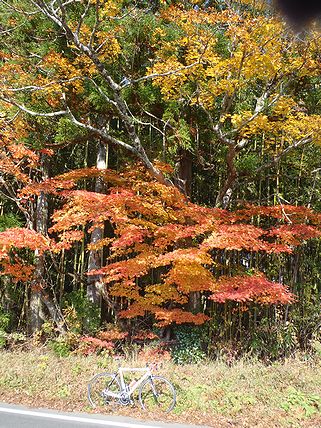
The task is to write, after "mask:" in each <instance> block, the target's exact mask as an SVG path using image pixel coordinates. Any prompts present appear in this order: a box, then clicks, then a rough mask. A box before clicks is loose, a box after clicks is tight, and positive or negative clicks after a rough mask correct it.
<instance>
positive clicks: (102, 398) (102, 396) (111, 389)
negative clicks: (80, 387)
mask: <svg viewBox="0 0 321 428" xmlns="http://www.w3.org/2000/svg"><path fill="white" fill-rule="evenodd" d="M109 394H110V395H109ZM112 394H120V384H119V380H118V378H117V374H116V373H99V374H97V375H96V376H94V377H93V378H92V379H91V381H90V382H89V383H88V389H87V396H88V400H89V403H90V404H91V406H92V407H94V408H95V407H101V406H104V405H106V404H118V403H119V396H118V397H115V396H113V395H112Z"/></svg>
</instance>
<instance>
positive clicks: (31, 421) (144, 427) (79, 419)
mask: <svg viewBox="0 0 321 428" xmlns="http://www.w3.org/2000/svg"><path fill="white" fill-rule="evenodd" d="M85 427H88V428H98V427H99V428H102V427H108V428H184V425H179V424H165V423H162V422H144V421H139V420H135V419H129V418H123V417H111V416H108V417H107V416H104V415H90V414H87V413H63V412H54V411H52V410H46V409H30V408H26V407H21V406H14V405H9V404H5V403H0V428H85ZM186 427H189V428H191V427H192V426H191V425H186ZM198 428H200V427H198Z"/></svg>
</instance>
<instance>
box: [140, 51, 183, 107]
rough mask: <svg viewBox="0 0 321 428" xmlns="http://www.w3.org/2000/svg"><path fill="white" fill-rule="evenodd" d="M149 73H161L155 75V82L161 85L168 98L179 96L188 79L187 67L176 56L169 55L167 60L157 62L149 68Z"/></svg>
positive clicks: (164, 94)
mask: <svg viewBox="0 0 321 428" xmlns="http://www.w3.org/2000/svg"><path fill="white" fill-rule="evenodd" d="M173 71H175V72H173ZM147 73H148V74H159V75H160V76H157V77H155V79H154V80H153V84H154V85H158V86H160V90H161V93H162V94H163V96H164V98H165V99H167V100H170V99H173V98H174V99H175V98H177V97H179V96H180V92H181V87H182V86H183V85H184V83H185V82H186V80H187V75H186V74H187V70H186V68H184V65H183V64H182V63H180V62H179V61H178V60H177V59H176V58H175V57H174V56H172V57H169V58H168V59H167V60H166V61H165V62H159V63H156V64H155V65H154V66H153V67H152V68H148V69H147ZM161 75H163V76H161Z"/></svg>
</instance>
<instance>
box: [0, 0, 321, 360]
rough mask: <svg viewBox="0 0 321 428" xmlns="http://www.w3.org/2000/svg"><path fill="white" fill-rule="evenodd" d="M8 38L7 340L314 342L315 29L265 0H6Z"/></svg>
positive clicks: (1, 287) (282, 351)
mask: <svg viewBox="0 0 321 428" xmlns="http://www.w3.org/2000/svg"><path fill="white" fill-rule="evenodd" d="M0 34H1V42H0V67H1V82H0V129H1V133H0V135H1V139H0V141H1V147H0V150H1V151H0V171H1V180H0V198H1V199H0V203H1V217H0V222H1V223H0V227H1V233H0V263H1V277H0V278H1V279H0V346H3V347H7V346H10V345H12V344H15V343H17V342H18V341H19V340H24V339H25V338H26V337H27V336H28V335H37V337H39V338H40V340H43V341H49V343H51V345H52V346H53V347H54V348H55V349H58V351H59V350H62V349H68V350H69V349H71V350H72V349H78V348H79V347H80V348H81V349H82V350H83V352H84V353H88V352H92V351H97V350H98V351H99V350H103V349H105V352H119V350H120V349H121V348H123V349H124V348H125V347H126V346H128V345H129V344H136V345H135V346H138V345H141V344H142V343H144V342H145V343H149V342H153V341H155V343H163V344H164V346H167V347H168V346H169V347H172V349H173V353H174V354H175V355H176V359H177V361H189V359H191V360H195V359H197V358H202V357H203V356H205V355H209V356H211V357H216V356H218V355H220V354H222V353H225V354H228V355H231V354H232V355H241V354H243V353H247V354H250V355H257V356H259V357H263V358H268V359H270V358H272V359H274V358H280V357H284V356H287V355H291V354H293V353H295V352H296V351H297V350H300V349H301V350H302V349H303V350H308V349H310V347H311V344H312V343H313V341H315V340H318V338H319V334H320V295H321V264H320V262H321V260H320V259H321V247H320V236H321V204H320V193H321V188H320V184H321V182H320V172H321V148H320V144H321V116H320V113H321V80H320V75H321V38H320V32H319V31H318V29H317V28H316V27H314V26H313V25H312V27H311V28H310V29H309V30H305V31H304V32H301V33H299V34H295V33H294V32H293V31H291V29H289V28H288V27H287V25H286V24H285V23H284V22H283V21H282V20H281V19H280V18H279V17H278V16H277V15H276V13H275V11H274V10H273V9H272V8H271V5H270V3H269V2H265V1H259V0H256V1H255V0H240V1H232V2H228V1H222V0H216V1H210V0H206V1H202V0H199V1H198V0H194V1H192V0H191V1H187V0H186V1H169V0H167V1H165V0H158V1H157V0H156V1H154V0H153V1H144V0H137V1H127V0H88V1H85V0H84V1H83V0H78V1H77V0H66V1H62V0H19V1H17V0H6V1H5V0H0ZM137 344H138V345H137ZM157 352H159V351H158V350H157Z"/></svg>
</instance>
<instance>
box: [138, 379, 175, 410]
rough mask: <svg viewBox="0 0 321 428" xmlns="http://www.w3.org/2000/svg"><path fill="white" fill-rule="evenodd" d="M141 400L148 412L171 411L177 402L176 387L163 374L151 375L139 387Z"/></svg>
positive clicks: (143, 407)
mask: <svg viewBox="0 0 321 428" xmlns="http://www.w3.org/2000/svg"><path fill="white" fill-rule="evenodd" d="M139 402H140V405H141V407H142V409H143V410H146V411H148V412H153V411H158V412H159V411H161V412H162V413H169V412H170V411H171V410H173V408H174V406H175V404H176V392H175V388H174V386H173V385H172V384H171V383H170V381H169V380H167V379H166V378H164V377H162V376H150V377H149V378H147V379H146V380H145V382H143V383H142V385H141V387H140V389H139Z"/></svg>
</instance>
